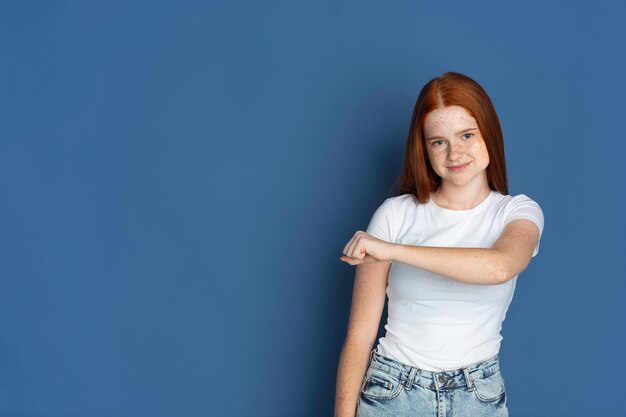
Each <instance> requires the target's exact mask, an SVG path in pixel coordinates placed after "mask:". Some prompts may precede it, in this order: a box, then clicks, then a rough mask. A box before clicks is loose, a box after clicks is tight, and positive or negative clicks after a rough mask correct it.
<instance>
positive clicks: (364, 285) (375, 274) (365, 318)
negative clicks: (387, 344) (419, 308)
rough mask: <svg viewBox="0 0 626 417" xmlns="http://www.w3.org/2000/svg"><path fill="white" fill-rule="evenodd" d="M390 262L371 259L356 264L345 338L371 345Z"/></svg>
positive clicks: (383, 297)
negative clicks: (372, 261) (369, 261)
mask: <svg viewBox="0 0 626 417" xmlns="http://www.w3.org/2000/svg"><path fill="white" fill-rule="evenodd" d="M390 268H391V263H388V262H374V263H364V264H359V265H357V266H356V273H355V278H354V288H353V292H352V306H351V308H350V319H349V321H348V334H347V338H348V339H352V340H353V341H357V342H359V343H363V344H365V345H367V346H368V348H371V346H372V345H373V344H374V342H375V341H376V336H377V335H378V327H379V326H380V318H381V316H382V313H383V308H384V306H385V297H386V289H387V277H388V275H389V269H390Z"/></svg>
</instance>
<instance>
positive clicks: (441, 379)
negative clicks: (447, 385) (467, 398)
mask: <svg viewBox="0 0 626 417" xmlns="http://www.w3.org/2000/svg"><path fill="white" fill-rule="evenodd" d="M447 380H448V378H446V377H445V376H443V375H439V382H440V383H441V384H443V383H444V382H446V381H447Z"/></svg>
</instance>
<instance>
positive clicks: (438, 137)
mask: <svg viewBox="0 0 626 417" xmlns="http://www.w3.org/2000/svg"><path fill="white" fill-rule="evenodd" d="M472 130H478V128H477V127H470V128H467V129H463V130H459V131H458V132H456V135H461V134H463V133H466V132H471V131H472ZM434 139H445V138H444V137H441V136H433V137H430V138H428V139H426V140H427V141H431V140H434Z"/></svg>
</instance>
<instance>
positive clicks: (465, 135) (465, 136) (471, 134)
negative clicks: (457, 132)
mask: <svg viewBox="0 0 626 417" xmlns="http://www.w3.org/2000/svg"><path fill="white" fill-rule="evenodd" d="M467 135H469V136H470V137H469V138H468V137H467ZM472 136H474V134H473V133H466V134H464V135H463V137H464V138H465V139H471V138H472Z"/></svg>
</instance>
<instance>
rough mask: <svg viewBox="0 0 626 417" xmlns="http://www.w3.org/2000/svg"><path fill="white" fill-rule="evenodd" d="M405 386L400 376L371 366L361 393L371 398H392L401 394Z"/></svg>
mask: <svg viewBox="0 0 626 417" xmlns="http://www.w3.org/2000/svg"><path fill="white" fill-rule="evenodd" d="M403 387H404V386H403V385H402V382H401V381H400V379H399V378H398V377H396V376H393V375H391V374H389V373H387V372H385V371H381V370H380V369H376V368H372V367H370V368H369V369H368V370H367V372H366V373H365V378H364V379H363V384H362V385H361V394H362V395H363V396H364V397H365V398H369V399H371V400H391V399H393V398H396V397H397V396H398V395H399V394H400V392H401V391H402V388H403Z"/></svg>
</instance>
